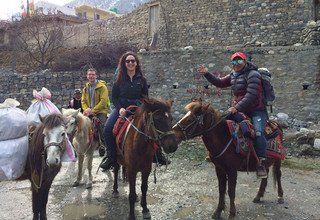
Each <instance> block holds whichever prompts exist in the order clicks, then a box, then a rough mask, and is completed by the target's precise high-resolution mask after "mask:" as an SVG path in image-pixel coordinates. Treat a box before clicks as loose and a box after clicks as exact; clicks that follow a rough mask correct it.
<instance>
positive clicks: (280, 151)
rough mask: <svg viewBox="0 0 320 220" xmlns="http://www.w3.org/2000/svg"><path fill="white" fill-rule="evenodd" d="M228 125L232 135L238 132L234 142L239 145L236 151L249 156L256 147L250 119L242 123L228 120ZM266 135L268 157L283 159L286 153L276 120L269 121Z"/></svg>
mask: <svg viewBox="0 0 320 220" xmlns="http://www.w3.org/2000/svg"><path fill="white" fill-rule="evenodd" d="M227 125H228V128H229V132H230V134H231V135H232V136H234V135H235V134H236V137H237V138H233V143H234V145H235V146H236V147H237V149H236V151H237V152H238V153H240V155H242V156H247V154H248V152H249V149H254V148H253V146H254V138H255V133H254V127H253V125H252V123H251V122H250V121H249V120H248V119H244V120H242V121H241V122H240V123H236V122H235V121H233V120H227ZM265 136H266V139H267V157H270V158H277V159H281V160H283V159H284V157H285V153H284V148H283V143H282V132H281V129H280V128H279V125H278V124H277V123H276V122H274V121H268V122H267V125H266V128H265ZM252 153H254V152H251V154H252Z"/></svg>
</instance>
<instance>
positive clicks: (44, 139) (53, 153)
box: [31, 114, 67, 166]
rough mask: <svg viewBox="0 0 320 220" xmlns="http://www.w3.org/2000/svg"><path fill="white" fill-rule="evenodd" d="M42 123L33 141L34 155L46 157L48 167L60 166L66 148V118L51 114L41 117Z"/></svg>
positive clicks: (35, 132)
mask: <svg viewBox="0 0 320 220" xmlns="http://www.w3.org/2000/svg"><path fill="white" fill-rule="evenodd" d="M40 121H41V124H39V125H38V126H37V128H36V130H35V131H34V134H33V136H32V140H31V144H32V145H33V148H34V152H33V153H35V154H44V155H46V163H47V165H48V166H59V165H61V156H62V154H63V153H64V151H65V146H66V137H67V136H66V135H67V134H66V126H65V123H66V122H65V118H63V116H62V115H60V114H49V115H46V116H45V117H41V116H40ZM41 145H42V147H38V146H41ZM40 151H42V152H40Z"/></svg>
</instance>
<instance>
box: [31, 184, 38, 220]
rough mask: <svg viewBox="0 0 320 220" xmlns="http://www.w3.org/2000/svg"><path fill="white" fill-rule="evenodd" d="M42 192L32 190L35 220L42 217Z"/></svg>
mask: <svg viewBox="0 0 320 220" xmlns="http://www.w3.org/2000/svg"><path fill="white" fill-rule="evenodd" d="M39 203H40V194H39V192H36V191H33V190H32V211H33V220H38V219H39V217H40V207H39V206H40V205H39Z"/></svg>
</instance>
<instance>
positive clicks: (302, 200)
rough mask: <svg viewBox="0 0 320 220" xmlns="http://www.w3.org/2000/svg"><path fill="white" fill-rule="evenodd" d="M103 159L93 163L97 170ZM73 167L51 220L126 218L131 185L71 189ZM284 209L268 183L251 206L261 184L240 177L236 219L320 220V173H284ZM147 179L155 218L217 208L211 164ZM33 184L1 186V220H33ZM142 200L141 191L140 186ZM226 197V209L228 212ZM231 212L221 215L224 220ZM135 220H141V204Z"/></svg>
mask: <svg viewBox="0 0 320 220" xmlns="http://www.w3.org/2000/svg"><path fill="white" fill-rule="evenodd" d="M99 162H100V158H99V157H98V156H95V158H94V164H93V165H94V170H96V169H97V167H98V164H99ZM75 167H76V166H75V164H74V163H64V164H63V168H62V170H61V172H60V173H59V174H58V176H57V177H56V179H55V180H54V184H53V186H52V188H51V191H50V194H49V203H48V207H47V210H48V219H49V220H51V219H52V220H59V219H65V220H74V219H108V220H110V219H111V220H113V219H114V220H121V219H126V218H127V214H128V206H129V205H128V200H127V195H128V184H127V183H122V182H120V186H119V191H120V195H119V197H117V198H115V197H113V196H112V193H111V192H112V173H111V172H107V173H102V172H99V173H98V174H97V175H94V184H93V188H92V189H91V190H87V189H85V186H84V185H81V186H80V187H78V188H74V187H72V186H71V185H72V181H73V178H74V176H75ZM282 171H283V178H282V180H283V188H284V191H285V192H284V193H285V194H284V199H285V203H284V204H277V194H276V191H275V190H274V189H273V184H272V181H271V179H270V181H269V185H268V187H267V192H266V195H265V198H264V203H261V204H255V203H252V199H253V198H254V196H255V194H256V192H257V188H258V186H259V182H258V180H257V179H256V177H255V174H254V173H250V174H246V173H239V178H238V185H237V193H236V206H237V217H238V219H292V220H293V219H296V220H301V219H312V220H319V219H320V181H319V179H320V169H319V170H318V171H312V172H306V171H298V170H291V169H287V168H286V169H282ZM153 177H154V176H153V173H152V175H151V176H150V178H149V191H148V204H149V209H150V212H151V215H152V219H156V220H164V219H168V220H172V219H186V220H187V219H211V215H212V213H213V211H214V209H215V208H216V206H217V203H218V185H217V179H216V177H215V173H214V169H213V165H212V164H211V163H208V162H205V161H203V162H201V163H192V162H189V161H188V160H181V159H176V158H173V161H172V164H170V165H169V166H168V168H167V169H165V167H161V168H158V169H157V172H156V177H157V183H156V184H155V183H154V182H153V180H154V178H153ZM29 187H30V183H29V181H20V182H15V181H10V182H0V207H1V210H0V219H2V220H11V219H12V220H17V219H32V211H31V192H30V190H29ZM137 192H138V193H139V195H140V186H139V185H138V186H137ZM228 201H229V200H228V197H227V210H228V208H229V205H228ZM227 214H228V213H223V216H222V217H223V218H224V219H226V218H227V216H228V215H227ZM136 216H137V219H142V215H141V208H140V205H139V203H137V204H136Z"/></svg>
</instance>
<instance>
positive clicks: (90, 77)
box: [87, 70, 97, 84]
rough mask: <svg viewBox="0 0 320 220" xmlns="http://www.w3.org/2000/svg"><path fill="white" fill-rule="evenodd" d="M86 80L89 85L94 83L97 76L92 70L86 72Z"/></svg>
mask: <svg viewBox="0 0 320 220" xmlns="http://www.w3.org/2000/svg"><path fill="white" fill-rule="evenodd" d="M87 79H88V81H89V83H90V84H92V83H94V82H95V81H96V79H97V74H96V72H95V71H94V70H88V72H87Z"/></svg>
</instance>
